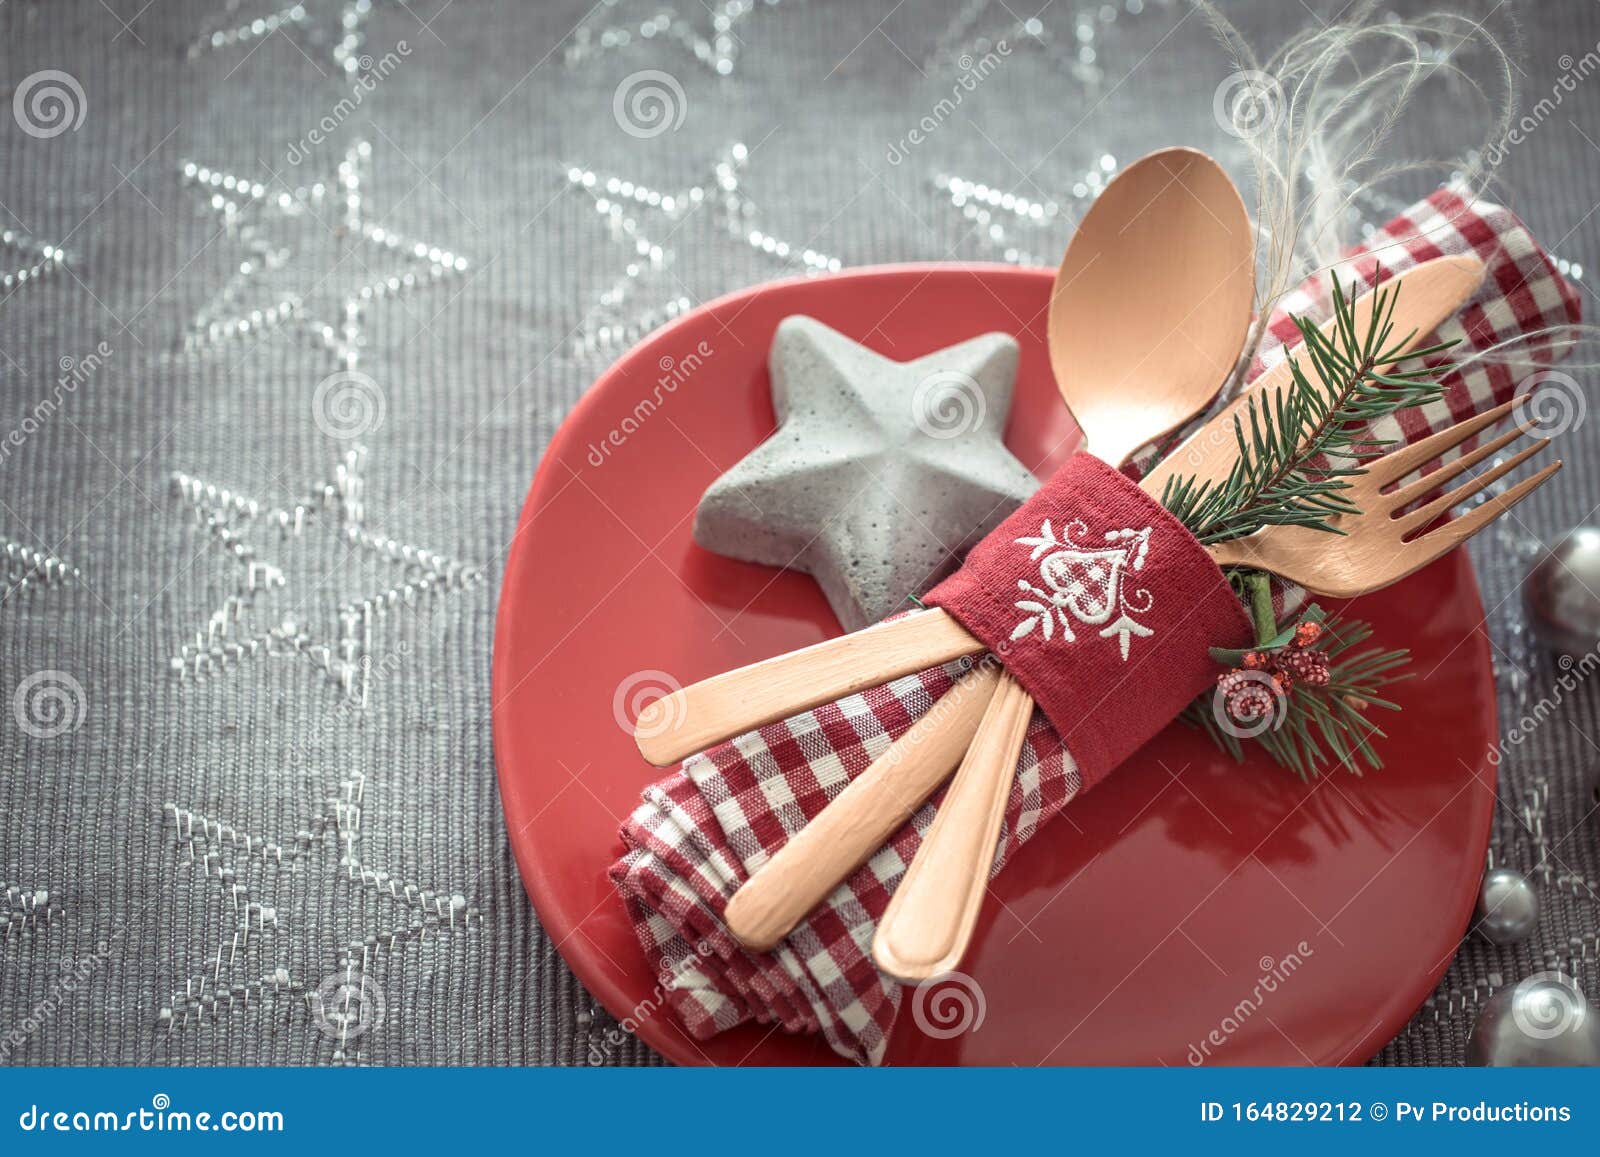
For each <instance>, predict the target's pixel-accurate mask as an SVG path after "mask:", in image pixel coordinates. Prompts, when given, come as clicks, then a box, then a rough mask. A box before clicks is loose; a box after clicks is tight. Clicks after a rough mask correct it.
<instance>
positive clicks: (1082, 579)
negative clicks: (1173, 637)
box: [1011, 519, 1155, 662]
mask: <svg viewBox="0 0 1600 1157" xmlns="http://www.w3.org/2000/svg"><path fill="white" fill-rule="evenodd" d="M1088 534H1089V528H1088V526H1087V525H1085V524H1084V523H1082V522H1072V523H1070V524H1068V525H1067V526H1066V527H1064V528H1063V529H1062V533H1061V534H1060V535H1059V536H1058V535H1057V534H1056V532H1055V531H1054V530H1053V529H1051V526H1050V520H1049V519H1045V521H1044V522H1043V523H1042V524H1041V525H1040V527H1039V533H1038V535H1037V536H1031V535H1030V536H1028V537H1024V538H1019V539H1017V540H1016V541H1017V543H1018V545H1020V546H1026V547H1029V548H1031V549H1032V551H1033V553H1032V555H1031V556H1030V558H1029V561H1031V562H1036V563H1038V564H1039V581H1040V582H1041V583H1042V584H1044V585H1043V586H1035V585H1034V584H1033V583H1031V582H1029V581H1028V580H1027V579H1018V580H1017V589H1018V590H1019V591H1021V592H1022V593H1023V596H1024V597H1022V598H1019V599H1018V600H1017V604H1016V606H1017V610H1019V611H1025V612H1026V613H1027V617H1026V618H1024V619H1022V621H1020V622H1019V623H1018V624H1017V625H1016V628H1015V629H1014V630H1013V631H1012V632H1011V638H1012V639H1013V640H1016V639H1021V638H1023V637H1025V636H1027V635H1030V634H1032V633H1033V632H1034V631H1035V630H1037V631H1038V632H1039V634H1040V636H1041V637H1043V638H1045V639H1053V638H1054V637H1055V631H1056V627H1057V626H1058V625H1059V626H1060V627H1061V637H1062V639H1063V640H1064V641H1066V642H1068V643H1071V642H1076V641H1077V636H1076V635H1075V634H1073V631H1072V624H1073V621H1074V620H1076V621H1077V622H1079V623H1081V624H1083V625H1084V626H1089V627H1101V626H1102V625H1104V626H1103V629H1102V630H1101V631H1100V637H1101V638H1102V639H1109V638H1111V637H1112V636H1113V635H1115V636H1116V637H1117V642H1118V644H1119V645H1120V647H1121V650H1122V659H1123V662H1127V659H1128V640H1129V639H1130V638H1131V637H1132V636H1134V635H1138V636H1139V637H1140V638H1147V637H1148V636H1149V635H1150V634H1151V633H1152V632H1151V630H1150V628H1149V627H1147V626H1145V625H1144V624H1143V623H1140V622H1138V621H1137V620H1135V619H1134V618H1133V616H1134V615H1142V614H1145V613H1147V612H1148V611H1149V610H1150V608H1151V607H1152V606H1153V605H1154V603H1155V599H1154V597H1153V596H1152V595H1151V594H1150V592H1149V590H1147V589H1146V588H1144V587H1138V588H1135V589H1134V590H1132V591H1129V590H1127V589H1126V588H1125V586H1124V580H1125V578H1126V576H1127V575H1129V574H1131V573H1136V572H1138V571H1141V570H1143V569H1144V562H1145V555H1146V554H1147V553H1148V551H1149V549H1150V528H1149V527H1148V526H1147V527H1144V528H1143V529H1142V530H1108V531H1106V534H1105V543H1106V545H1104V546H1093V545H1085V544H1084V542H1083V541H1082V540H1083V539H1084V538H1086V537H1087V536H1088ZM1113 615H1115V616H1116V618H1115V619H1113V618H1112V616H1113Z"/></svg>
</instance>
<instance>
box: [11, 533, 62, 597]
mask: <svg viewBox="0 0 1600 1157" xmlns="http://www.w3.org/2000/svg"><path fill="white" fill-rule="evenodd" d="M79 577H81V576H80V574H79V571H78V568H77V567H75V566H73V565H71V564H70V563H67V562H63V561H62V560H61V559H59V558H57V557H56V556H55V555H53V554H51V553H50V552H49V551H45V550H34V549H33V548H32V547H28V546H24V545H23V544H22V543H20V542H16V541H14V540H12V539H9V538H7V537H6V536H5V535H3V534H0V578H3V579H4V581H5V585H4V587H3V588H0V607H5V606H9V605H15V604H16V603H17V602H19V601H20V600H21V598H22V596H23V595H25V594H27V593H28V592H30V591H35V590H41V589H49V588H51V587H61V586H66V585H67V584H68V583H71V582H73V581H75V580H76V579H78V578H79Z"/></svg>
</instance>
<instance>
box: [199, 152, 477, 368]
mask: <svg viewBox="0 0 1600 1157" xmlns="http://www.w3.org/2000/svg"><path fill="white" fill-rule="evenodd" d="M371 156H372V146H371V145H370V144H369V143H368V142H366V141H358V142H357V143H356V144H354V145H352V146H351V147H350V149H349V150H348V151H347V152H346V153H345V156H344V160H343V161H341V162H340V164H339V167H338V171H337V173H336V174H335V176H334V179H333V181H332V182H331V183H330V182H326V181H315V182H313V183H311V184H310V185H302V186H298V187H296V188H293V189H288V188H275V187H274V182H273V181H272V180H270V179H269V180H257V179H254V178H251V177H247V176H242V175H240V174H237V173H230V172H224V171H222V170H220V169H213V168H209V167H207V166H205V165H200V164H196V163H195V162H193V161H185V162H183V164H182V175H183V179H184V181H185V182H186V183H187V184H188V185H189V186H190V187H192V188H193V189H195V190H196V191H197V192H198V193H199V194H200V195H201V196H202V197H203V198H204V200H205V206H206V208H207V209H208V210H209V211H210V212H212V213H214V214H215V215H216V216H217V218H218V219H219V220H220V222H221V224H222V226H223V228H224V229H226V230H227V231H228V233H229V234H230V235H232V236H233V237H234V238H235V239H236V240H237V241H238V243H239V246H240V248H241V249H242V250H243V255H242V257H241V259H240V261H239V264H238V266H237V268H236V269H235V271H234V272H233V274H232V275H231V276H230V277H229V278H228V280H227V281H226V282H225V283H224V284H223V286H222V288H221V289H220V290H218V291H217V293H216V294H215V295H213V296H212V298H211V299H210V301H208V302H207V303H206V304H205V305H204V306H202V307H201V309H200V311H199V312H198V313H197V314H196V315H195V317H194V319H193V320H192V321H191V322H190V324H189V331H188V333H187V334H186V335H185V337H184V341H183V346H184V349H185V350H189V351H198V350H203V349H207V348H209V347H211V346H215V345H217V344H219V343H223V342H228V341H237V340H240V339H244V338H253V337H259V336H260V335H262V334H264V333H267V332H269V331H272V330H275V329H278V328H279V327H282V326H285V325H296V326H299V327H300V328H301V329H303V330H304V331H305V332H306V333H307V334H308V335H309V337H310V339H311V341H312V343H313V344H314V345H315V346H316V347H317V348H319V349H322V350H326V351H328V352H329V353H331V354H332V355H333V357H334V359H335V361H336V363H337V365H338V367H339V368H340V369H343V370H354V369H355V367H356V365H357V363H358V362H359V360H360V351H361V348H362V345H363V344H364V340H363V336H362V321H363V318H364V316H365V314H366V311H367V310H368V308H369V307H371V306H372V305H373V304H374V303H376V302H379V301H384V300H387V299H392V298H396V297H399V296H401V295H402V294H409V293H411V292H413V291H414V290H417V289H421V288H424V287H426V286H430V285H435V284H437V283H438V282H440V281H443V280H445V279H447V278H451V277H456V276H459V275H461V274H463V273H465V272H466V270H467V267H468V262H467V259H466V258H465V257H463V256H461V255H460V254H459V253H456V252H454V251H452V250H450V249H445V248H441V247H440V246H438V245H434V244H432V243H430V242H427V241H422V240H419V239H417V238H414V237H408V236H406V235H405V234H402V233H399V232H397V231H395V230H394V229H390V228H388V227H387V226H385V225H383V224H382V223H381V222H378V221H375V220H373V219H372V218H371V217H370V216H369V215H368V213H367V209H366V204H365V198H364V195H363V193H362V191H361V184H362V179H363V177H364V175H365V171H366V167H367V163H368V161H369V160H370V158H371ZM283 225H290V226H293V227H297V228H300V229H317V230H322V231H325V232H328V233H331V234H332V235H333V236H334V237H335V238H336V239H337V240H338V241H339V242H340V243H341V244H342V245H344V246H346V247H348V248H347V249H346V250H345V254H346V255H350V256H355V255H356V254H357V253H358V251H360V250H365V251H366V252H367V253H369V254H371V255H373V257H374V258H376V259H378V261H379V264H381V265H382V266H383V270H382V271H381V272H380V271H379V270H377V269H375V268H372V267H370V266H368V265H366V264H365V263H364V262H360V261H358V264H359V266H360V268H361V272H362V278H361V280H360V281H359V282H358V283H356V284H355V285H353V286H349V287H348V288H346V289H345V290H344V291H343V293H342V295H339V296H340V300H339V301H338V303H337V308H338V313H339V316H338V320H337V322H335V321H334V320H333V319H330V318H327V317H323V316H321V315H320V314H319V313H318V312H317V310H316V307H315V305H314V304H312V303H309V302H308V301H307V300H306V296H305V295H303V294H302V293H300V292H298V291H297V290H295V289H292V288H291V289H287V290H285V289H279V290H275V291H271V292H269V291H268V290H267V289H266V288H265V287H266V283H267V282H269V281H271V280H273V278H271V277H270V276H269V275H271V274H274V273H275V272H277V271H279V270H282V269H283V268H284V266H285V265H286V263H287V262H288V261H289V259H290V258H291V257H292V256H293V255H294V253H295V249H294V247H293V246H291V245H287V244H284V243H282V242H281V241H280V240H278V239H277V237H276V232H277V229H276V228H275V227H279V226H283ZM319 284H320V282H319ZM310 292H311V291H310V290H307V293H310Z"/></svg>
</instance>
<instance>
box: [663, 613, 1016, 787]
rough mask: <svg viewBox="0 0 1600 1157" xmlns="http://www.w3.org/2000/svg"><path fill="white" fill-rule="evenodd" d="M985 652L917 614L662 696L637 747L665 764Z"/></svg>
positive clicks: (959, 631)
mask: <svg viewBox="0 0 1600 1157" xmlns="http://www.w3.org/2000/svg"><path fill="white" fill-rule="evenodd" d="M985 649H986V648H985V647H984V645H983V644H982V643H980V642H979V641H978V640H977V639H975V638H973V637H972V636H971V635H970V634H968V633H967V630H966V628H965V627H963V626H962V625H961V624H960V623H958V622H956V620H955V619H953V618H951V617H950V616H949V615H948V614H946V613H945V612H944V611H942V610H937V609H934V610H926V611H915V612H913V613H912V614H909V615H906V616H905V617H904V618H900V619H893V620H891V621H889V622H887V623H880V624H878V625H877V626H875V627H868V628H867V629H866V630H864V631H856V632H855V633H854V634H850V635H841V636H840V637H839V638H837V639H829V640H827V641H826V642H822V643H817V644H815V645H814V646H810V647H805V648H802V649H801V650H799V651H790V652H789V653H788V654H786V655H777V656H775V657H773V658H771V659H764V660H762V661H761V662H759V663H752V664H750V665H749V666H747V667H740V668H738V669H737V670H734V671H725V672H723V673H722V674H721V675H713V676H712V677H711V678H709V679H702V680H701V681H700V682H698V683H695V684H692V685H691V686H688V687H684V688H681V689H680V690H677V691H674V692H673V693H672V694H671V695H665V696H663V697H662V698H660V699H657V700H655V701H654V702H653V703H651V704H649V705H648V706H647V707H645V709H644V710H642V711H640V712H639V717H638V719H637V720H636V721H635V723H634V733H633V737H634V742H635V743H637V744H638V745H639V751H640V753H641V754H642V755H643V756H644V757H645V758H646V759H648V760H649V761H650V762H651V763H653V764H655V765H656V766H657V767H666V766H668V765H669V764H673V763H677V762H678V761H679V760H681V759H683V758H685V757H686V756H690V755H693V754H694V753H695V752H697V751H704V750H705V749H706V748H708V747H711V746H713V745H714V744H717V743H720V742H722V741H723V740H724V739H731V738H732V737H733V736H735V735H741V734H743V733H744V732H746V731H753V730H754V729H755V728H757V727H762V726H764V725H766V724H768V723H774V722H776V721H777V720H779V719H787V718H788V717H789V716H791V715H798V714H799V713H800V712H802V711H808V710H810V709H811V708H813V707H816V706H817V705H818V704H821V703H831V702H832V701H833V700H835V699H842V698H843V697H844V696H846V695H854V694H855V693H856V692H857V691H863V690H865V689H866V688H868V687H877V686H880V685H881V684H884V683H888V682H890V681H892V680H895V679H898V678H900V677H901V676H902V675H912V674H915V673H916V672H918V671H925V670H927V669H928V668H929V667H937V666H938V665H939V664H941V663H948V662H950V661H951V660H952V659H959V658H961V657H962V656H963V655H975V654H977V653H978V652H980V651H983V650H985Z"/></svg>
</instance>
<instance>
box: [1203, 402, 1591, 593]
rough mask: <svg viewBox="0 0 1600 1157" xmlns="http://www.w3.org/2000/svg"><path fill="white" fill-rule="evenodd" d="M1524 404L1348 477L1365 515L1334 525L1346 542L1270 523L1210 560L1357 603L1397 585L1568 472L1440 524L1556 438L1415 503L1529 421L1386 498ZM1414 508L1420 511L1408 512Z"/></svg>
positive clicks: (1461, 425)
mask: <svg viewBox="0 0 1600 1157" xmlns="http://www.w3.org/2000/svg"><path fill="white" fill-rule="evenodd" d="M1526 400H1527V399H1526V397H1518V398H1513V399H1512V400H1511V401H1509V402H1507V403H1506V404H1505V405H1503V406H1496V407H1495V408H1494V409H1492V410H1488V411H1485V412H1484V413H1482V414H1479V415H1478V416H1477V417H1474V418H1468V419H1467V420H1466V421H1463V422H1458V423H1456V424H1455V425H1454V426H1451V427H1449V428H1448V429H1445V430H1441V431H1439V433H1437V434H1432V435H1429V436H1428V437H1426V438H1423V439H1422V440H1421V441H1418V442H1413V443H1412V444H1411V445H1409V446H1405V447H1402V448H1400V449H1398V450H1393V451H1391V452H1389V453H1388V454H1385V455H1384V456H1383V457H1381V458H1376V459H1373V460H1371V461H1369V462H1368V463H1367V464H1366V467H1365V470H1366V472H1365V473H1363V474H1359V475H1356V476H1355V477H1354V478H1352V479H1350V489H1349V490H1346V491H1345V492H1344V493H1345V496H1346V497H1348V498H1349V499H1350V500H1351V501H1352V502H1354V503H1355V505H1356V506H1358V507H1360V509H1361V513H1360V514H1347V515H1342V516H1340V517H1338V518H1334V519H1332V520H1331V524H1332V526H1333V527H1334V529H1335V530H1337V531H1339V532H1340V533H1341V534H1342V535H1343V537H1341V538H1338V539H1330V538H1329V537H1328V535H1327V532H1325V531H1319V530H1314V529H1312V528H1310V527H1306V526H1269V527H1266V528H1265V529H1262V530H1258V531H1257V532H1256V533H1255V534H1252V535H1249V536H1248V537H1246V538H1236V539H1233V540H1232V541H1229V542H1223V543H1218V544H1217V545H1215V546H1212V547H1209V548H1208V549H1209V550H1210V552H1211V557H1212V558H1214V559H1215V560H1216V561H1217V564H1218V565H1219V566H1225V567H1226V566H1247V567H1252V568H1254V569H1256V570H1264V571H1270V572H1271V573H1273V574H1275V575H1278V576H1279V577H1280V578H1285V579H1288V580H1289V581H1290V582H1293V583H1298V584H1300V585H1301V586H1303V587H1305V588H1306V590H1308V591H1311V592H1313V593H1314V594H1319V595H1327V596H1329V597H1330V598H1340V599H1346V598H1354V597H1355V596H1357V595H1364V594H1367V593H1369V592H1371V591H1375V590H1380V589H1381V588H1383V587H1386V586H1388V585H1390V584H1391V583H1395V582H1399V581H1400V580H1401V579H1403V578H1405V577H1406V576H1407V575H1410V574H1413V573H1415V572H1416V571H1418V570H1421V569H1422V568H1423V567H1425V566H1427V565H1428V564H1429V563H1430V562H1432V561H1433V560H1434V559H1436V558H1438V557H1439V556H1440V555H1442V554H1444V553H1446V552H1447V551H1450V550H1453V549H1454V548H1455V547H1457V546H1460V545H1461V544H1462V543H1463V542H1465V541H1466V540H1467V539H1469V538H1471V537H1472V536H1473V535H1475V534H1477V533H1478V532H1479V531H1480V530H1482V529H1483V528H1484V527H1485V526H1488V525H1489V523H1491V522H1493V521H1494V520H1495V519H1496V518H1499V517H1500V515H1502V514H1504V513H1505V512H1506V511H1507V510H1510V509H1511V508H1512V507H1513V506H1515V505H1516V504H1517V503H1519V502H1521V501H1522V500H1523V499H1524V498H1526V497H1527V496H1528V495H1529V494H1531V493H1533V492H1534V491H1535V490H1537V489H1538V488H1539V487H1540V486H1542V485H1544V483H1545V481H1546V480H1547V479H1549V478H1550V477H1551V476H1552V475H1553V474H1555V472H1556V471H1558V470H1560V469H1561V460H1560V459H1557V460H1556V461H1554V462H1552V463H1550V465H1548V466H1546V467H1545V468H1544V469H1542V470H1540V471H1539V472H1538V473H1537V474H1534V475H1531V476H1530V477H1528V478H1526V479H1524V480H1523V481H1521V482H1519V483H1517V484H1516V485H1515V486H1513V487H1512V488H1511V489H1509V490H1507V491H1506V492H1505V493H1504V494H1500V495H1496V496H1495V497H1493V498H1491V499H1489V500H1488V501H1487V502H1485V503H1483V504H1482V505H1481V506H1479V507H1477V508H1476V509H1475V510H1472V511H1470V512H1468V513H1466V514H1463V515H1462V516H1461V517H1460V518H1456V519H1453V520H1452V521H1450V522H1446V523H1443V524H1441V525H1439V526H1437V527H1434V523H1436V522H1439V520H1440V519H1441V518H1443V517H1444V515H1445V514H1447V513H1448V512H1449V511H1450V510H1451V509H1452V508H1454V507H1456V506H1459V505H1460V504H1461V503H1463V502H1465V501H1466V500H1467V499H1469V498H1472V497H1474V496H1475V495H1477V494H1480V493H1482V491H1483V490H1484V489H1485V488H1486V487H1488V486H1490V485H1492V484H1493V483H1495V482H1497V481H1499V480H1500V479H1501V478H1503V477H1505V476H1506V475H1507V474H1509V473H1511V471H1513V470H1515V469H1516V468H1517V467H1518V466H1521V465H1522V464H1523V463H1524V462H1526V461H1527V460H1528V459H1529V458H1532V457H1533V456H1534V455H1535V454H1537V453H1539V451H1541V450H1543V449H1544V448H1545V447H1546V446H1548V445H1550V439H1549V438H1541V439H1539V440H1538V441H1537V442H1535V443H1534V444H1533V445H1531V446H1528V447H1527V448H1526V449H1523V450H1520V451H1518V452H1517V453H1516V454H1513V455H1512V456H1511V457H1510V458H1508V459H1506V460H1505V461H1504V462H1501V463H1500V464H1499V465H1497V466H1495V467H1494V468H1493V469H1490V470H1486V471H1484V473H1482V474H1480V475H1478V476H1477V477H1475V478H1471V479H1469V480H1467V481H1466V482H1464V483H1463V484H1462V485H1460V486H1458V487H1457V488H1456V489H1454V490H1450V491H1446V492H1445V493H1443V494H1439V495H1438V496H1437V497H1434V498H1432V499H1431V500H1429V501H1427V502H1425V503H1424V504H1423V505H1421V506H1416V504H1417V503H1419V502H1422V501H1423V499H1426V498H1429V496H1430V495H1433V494H1434V493H1435V492H1436V491H1438V490H1439V488H1440V487H1441V486H1443V485H1444V484H1445V483H1446V482H1449V481H1450V480H1451V479H1453V478H1456V477H1458V476H1459V475H1460V474H1462V473H1463V472H1464V471H1467V470H1470V469H1472V467H1474V466H1476V465H1477V464H1478V463H1480V462H1482V461H1484V460H1486V459H1488V458H1490V457H1492V456H1493V455H1495V454H1498V453H1499V452H1500V451H1501V450H1504V449H1505V448H1506V447H1507V446H1509V445H1511V443H1513V442H1515V441H1516V440H1517V439H1519V438H1521V437H1523V436H1524V435H1526V434H1528V433H1529V432H1531V431H1532V430H1533V429H1534V427H1535V423H1533V422H1524V423H1522V424H1521V425H1519V426H1517V427H1516V428H1515V429H1513V430H1510V431H1508V432H1507V433H1505V434H1502V435H1501V436H1500V437H1498V438H1495V439H1494V440H1493V441H1491V442H1488V443H1486V444H1485V445H1483V446H1480V447H1478V449H1476V450H1474V451H1472V452H1471V453H1469V454H1463V455H1462V456H1461V457H1459V458H1457V459H1455V460H1454V461H1453V462H1449V463H1447V464H1446V465H1444V466H1441V467H1439V468H1438V469H1437V470H1435V471H1433V472H1432V473H1431V474H1426V475H1424V476H1423V477H1422V478H1420V479H1419V480H1417V481H1416V482H1412V483H1409V484H1407V485H1405V486H1401V487H1398V488H1397V489H1395V490H1393V491H1391V492H1390V493H1388V494H1385V493H1384V492H1383V491H1384V488H1385V487H1388V486H1392V485H1394V484H1395V483H1397V482H1399V481H1400V480H1401V479H1402V478H1404V477H1405V476H1406V475H1408V474H1412V473H1415V472H1416V471H1417V470H1419V469H1420V468H1421V467H1423V466H1426V465H1427V464H1428V463H1429V462H1431V461H1433V460H1434V459H1435V458H1438V457H1439V456H1440V455H1442V454H1444V453H1445V452H1446V451H1449V450H1453V449H1455V448H1456V447H1457V446H1459V445H1461V443H1463V442H1465V441H1466V440H1467V439H1468V438H1471V437H1473V436H1474V435H1475V434H1477V433H1479V432H1480V431H1482V430H1485V429H1488V428H1489V427H1491V426H1493V425H1494V424H1495V423H1497V422H1499V421H1500V420H1501V419H1502V418H1504V417H1505V416H1506V415H1507V414H1509V413H1511V411H1512V409H1513V408H1514V407H1516V406H1518V405H1520V404H1522V403H1523V402H1524V401H1526ZM1414 506H1415V507H1416V508H1415V509H1409V508H1410V507H1414ZM1430 527H1433V529H1431V530H1430V529H1429V528H1430Z"/></svg>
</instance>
